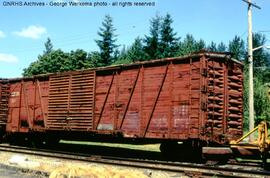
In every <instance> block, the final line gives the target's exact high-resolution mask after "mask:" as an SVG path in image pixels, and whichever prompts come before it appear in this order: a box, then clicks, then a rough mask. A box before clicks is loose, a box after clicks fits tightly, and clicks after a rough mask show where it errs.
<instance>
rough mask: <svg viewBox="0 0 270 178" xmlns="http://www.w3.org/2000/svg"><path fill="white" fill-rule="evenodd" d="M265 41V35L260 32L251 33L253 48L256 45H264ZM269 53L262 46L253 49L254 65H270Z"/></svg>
mask: <svg viewBox="0 0 270 178" xmlns="http://www.w3.org/2000/svg"><path fill="white" fill-rule="evenodd" d="M265 43H266V37H265V35H263V34H261V33H254V34H253V49H254V48H256V47H260V46H264V45H265ZM269 62H270V55H269V53H267V52H266V51H265V50H264V48H261V49H258V50H255V51H254V52H253V63H254V67H266V66H269V65H270V63H269Z"/></svg>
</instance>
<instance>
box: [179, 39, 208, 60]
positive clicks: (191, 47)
mask: <svg viewBox="0 0 270 178" xmlns="http://www.w3.org/2000/svg"><path fill="white" fill-rule="evenodd" d="M204 48H205V42H204V41H203V40H202V39H201V40H199V41H198V42H197V41H196V40H195V38H194V37H193V36H192V35H191V34H187V35H186V37H185V38H184V40H183V42H180V43H179V50H178V52H177V55H178V56H183V55H187V54H190V53H194V52H198V51H200V50H202V49H204Z"/></svg>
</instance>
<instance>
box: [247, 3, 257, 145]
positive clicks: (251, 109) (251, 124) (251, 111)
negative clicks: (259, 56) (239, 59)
mask: <svg viewBox="0 0 270 178" xmlns="http://www.w3.org/2000/svg"><path fill="white" fill-rule="evenodd" d="M243 1H244V2H246V3H247V4H248V64H249V66H248V71H249V87H248V88H249V92H248V93H249V96H248V106H249V130H253V128H254V90H253V88H254V86H253V44H252V11H251V8H252V7H256V8H258V9H261V8H260V7H259V6H257V5H256V4H253V3H252V2H251V0H248V1H247V0H243ZM253 138H254V137H253V135H250V136H249V141H253V140H254V139H253Z"/></svg>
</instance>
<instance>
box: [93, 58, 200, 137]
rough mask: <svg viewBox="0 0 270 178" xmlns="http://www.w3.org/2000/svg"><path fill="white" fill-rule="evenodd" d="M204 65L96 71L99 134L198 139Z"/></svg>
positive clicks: (170, 63) (189, 60)
mask: <svg viewBox="0 0 270 178" xmlns="http://www.w3.org/2000/svg"><path fill="white" fill-rule="evenodd" d="M200 80H201V78H200V60H199V58H194V59H192V58H187V59H185V60H180V61H177V60H175V61H167V62H163V63H156V64H151V65H138V66H136V67H135V68H132V69H122V70H114V71H111V72H110V73H107V72H105V73H104V72H103V71H101V72H97V79H96V103H95V104H96V109H95V129H97V130H98V132H103V131H110V130H111V131H113V130H114V131H117V132H121V133H123V134H124V136H126V137H146V138H172V139H187V138H198V137H199V127H200V123H199V115H200Z"/></svg>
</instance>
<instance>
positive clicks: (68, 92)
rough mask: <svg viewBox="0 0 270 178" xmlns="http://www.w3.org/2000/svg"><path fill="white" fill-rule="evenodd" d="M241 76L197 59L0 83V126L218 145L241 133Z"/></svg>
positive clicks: (226, 64)
mask: <svg viewBox="0 0 270 178" xmlns="http://www.w3.org/2000/svg"><path fill="white" fill-rule="evenodd" d="M242 73H243V66H242V64H240V63H237V62H235V61H233V60H231V59H230V58H229V57H226V55H217V54H212V53H203V54H198V55H197V54H196V55H190V56H186V57H181V58H172V59H164V60H156V61H149V62H143V63H138V64H132V65H123V66H116V67H106V68H99V69H92V70H91V69H90V70H83V71H73V72H65V73H57V74H50V75H45V76H36V77H33V78H28V79H26V78H22V79H16V80H10V81H9V83H8V85H7V83H4V84H1V82H0V125H1V123H7V125H6V131H7V132H29V131H38V132H45V131H57V132H62V133H64V134H65V133H68V132H80V133H91V134H93V133H96V134H110V135H122V136H123V137H128V138H151V139H175V140H189V139H197V140H202V141H203V140H204V141H209V142H215V143H219V144H223V143H226V142H228V140H229V139H235V138H239V137H240V136H241V135H242V129H243V127H242V125H243V76H242ZM7 105H8V109H7ZM3 109H4V110H3ZM4 115H5V116H4ZM2 116H3V117H2ZM5 118H7V119H5ZM89 136H90V134H89Z"/></svg>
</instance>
